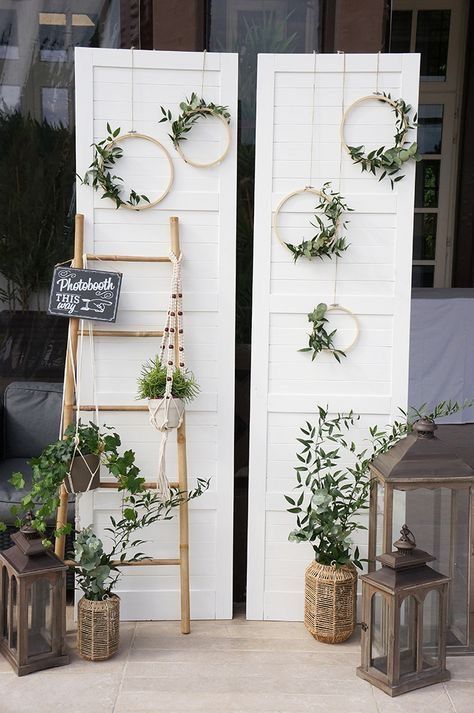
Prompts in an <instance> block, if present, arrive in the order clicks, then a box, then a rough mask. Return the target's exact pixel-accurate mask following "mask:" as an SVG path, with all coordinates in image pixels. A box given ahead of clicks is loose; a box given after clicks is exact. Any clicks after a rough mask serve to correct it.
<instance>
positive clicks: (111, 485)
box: [100, 480, 179, 490]
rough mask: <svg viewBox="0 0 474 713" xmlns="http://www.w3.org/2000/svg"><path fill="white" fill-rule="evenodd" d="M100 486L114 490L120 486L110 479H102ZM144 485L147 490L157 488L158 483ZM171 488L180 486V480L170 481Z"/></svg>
mask: <svg viewBox="0 0 474 713" xmlns="http://www.w3.org/2000/svg"><path fill="white" fill-rule="evenodd" d="M100 487H101V488H109V489H111V490H113V489H117V488H118V484H117V483H114V482H112V481H109V480H101V481H100ZM144 487H145V489H146V490H156V483H144ZM170 488H179V483H178V481H177V480H175V481H173V482H172V483H170Z"/></svg>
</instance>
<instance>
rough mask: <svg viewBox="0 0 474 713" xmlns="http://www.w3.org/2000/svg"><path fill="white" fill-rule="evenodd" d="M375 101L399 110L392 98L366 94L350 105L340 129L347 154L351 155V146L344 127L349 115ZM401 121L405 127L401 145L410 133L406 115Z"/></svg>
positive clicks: (402, 116)
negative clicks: (363, 105)
mask: <svg viewBox="0 0 474 713" xmlns="http://www.w3.org/2000/svg"><path fill="white" fill-rule="evenodd" d="M374 100H375V101H379V102H383V103H384V104H388V105H389V106H391V107H392V109H395V110H397V111H398V110H399V106H398V103H397V102H396V101H395V100H394V99H392V98H391V97H386V96H384V95H383V94H366V95H365V96H363V97H359V99H356V100H355V101H354V102H352V104H350V105H349V106H348V107H347V109H346V110H345V112H344V115H343V117H342V120H341V125H340V129H339V135H340V137H341V144H342V145H343V146H344V148H345V149H346V151H347V153H349V154H350V150H349V146H348V145H347V143H346V140H345V136H344V126H345V123H346V121H347V117H348V116H349V114H350V113H351V111H352V110H353V109H355V108H356V107H357V106H359V104H365V103H366V102H368V101H374ZM401 120H402V123H403V126H402V132H403V133H402V134H401V138H400V143H403V141H404V139H405V136H406V134H407V132H408V128H409V121H408V118H407V117H406V116H405V114H402V115H401Z"/></svg>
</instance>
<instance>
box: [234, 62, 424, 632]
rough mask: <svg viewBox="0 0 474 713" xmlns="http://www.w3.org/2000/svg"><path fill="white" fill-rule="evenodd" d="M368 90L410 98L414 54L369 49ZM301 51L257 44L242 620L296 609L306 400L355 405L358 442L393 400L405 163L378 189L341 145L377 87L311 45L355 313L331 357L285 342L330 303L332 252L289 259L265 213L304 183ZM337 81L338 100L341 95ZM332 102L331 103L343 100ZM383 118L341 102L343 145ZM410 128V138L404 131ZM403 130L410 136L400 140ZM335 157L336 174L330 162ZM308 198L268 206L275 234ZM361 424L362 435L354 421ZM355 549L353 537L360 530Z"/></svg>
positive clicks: (318, 181)
mask: <svg viewBox="0 0 474 713" xmlns="http://www.w3.org/2000/svg"><path fill="white" fill-rule="evenodd" d="M379 62H380V65H379V70H380V73H379V77H378V89H379V90H383V91H388V92H391V94H392V96H393V97H394V98H399V97H402V98H403V99H405V101H406V102H408V103H410V104H412V105H414V106H416V104H417V97H418V74H419V58H418V56H417V55H413V54H407V55H380V59H379ZM313 68H314V58H313V56H311V55H260V56H259V73H258V88H257V158H256V179H255V185H256V193H255V247H254V296H253V336H252V388H251V443H250V491H249V503H250V506H249V548H248V552H249V569H248V587H247V601H248V605H247V615H248V617H249V618H251V619H290V620H291V619H301V618H302V615H303V586H304V578H303V577H304V569H305V566H306V565H307V563H308V562H309V561H310V559H311V557H312V549H311V547H310V546H309V545H308V546H305V545H303V544H294V543H289V542H288V541H287V538H288V533H289V531H290V530H291V529H292V528H293V527H294V526H295V522H294V516H293V515H290V514H289V513H287V512H286V511H285V510H286V508H285V500H284V498H283V494H284V493H291V491H292V488H293V487H294V485H295V484H296V481H295V474H294V470H293V467H294V466H295V465H296V462H295V461H296V458H295V453H296V451H297V450H298V448H297V446H298V444H297V442H296V438H297V437H298V436H299V435H300V434H299V427H300V426H301V425H302V424H304V421H305V419H306V418H308V419H309V420H311V418H312V415H313V414H314V412H315V410H316V409H315V407H316V405H317V404H322V405H326V404H328V405H329V408H330V410H331V411H332V412H334V411H347V410H350V409H354V411H355V412H357V413H360V414H361V421H360V428H358V429H355V431H354V433H353V437H354V440H356V441H359V442H360V441H361V439H362V437H363V436H366V435H367V430H366V429H367V426H368V425H371V424H375V423H379V424H380V425H383V424H386V423H388V422H389V421H390V419H392V418H393V417H394V416H396V414H397V409H398V407H405V406H406V401H407V389H408V344H409V317H410V282H411V253H412V229H413V220H412V214H413V191H414V165H413V163H411V164H410V165H408V166H406V168H405V170H404V171H403V172H404V173H405V178H404V179H403V180H402V181H400V182H399V183H397V184H396V187H395V190H393V191H392V190H391V187H390V183H389V182H388V181H382V182H380V183H379V182H378V181H377V179H376V178H374V177H373V176H371V175H367V174H362V173H361V171H360V168H359V167H358V166H355V165H353V164H352V162H351V160H350V158H349V157H348V156H347V155H346V154H343V158H342V163H341V162H340V141H339V124H340V120H341V115H342V107H343V103H344V106H345V107H347V106H348V105H349V104H351V103H352V102H353V101H355V100H356V99H357V98H358V97H360V96H363V95H366V94H371V93H372V92H373V91H375V89H376V88H377V77H376V69H377V56H376V55H346V58H345V77H344V76H343V69H344V56H343V55H319V56H318V57H317V62H316V89H315V110H314V125H315V130H314V145H313V180H312V185H313V186H315V187H319V186H321V185H322V184H323V183H324V182H325V181H327V180H331V181H332V185H333V187H334V188H335V189H336V190H339V191H340V192H341V193H342V195H343V196H344V197H345V198H346V200H347V203H348V205H349V206H350V207H352V208H353V209H354V212H353V213H350V214H349V215H348V216H347V217H348V219H349V220H350V224H349V226H348V233H347V237H348V241H349V243H350V244H351V245H350V248H349V249H348V250H347V252H345V253H344V254H343V256H342V257H341V258H340V260H339V264H338V302H339V303H340V304H342V305H344V306H345V307H347V308H349V309H350V310H352V311H353V312H354V313H355V314H356V315H357V316H358V318H359V321H360V327H361V334H360V338H359V341H358V343H357V345H356V347H355V348H354V349H353V350H352V351H351V352H350V353H349V354H348V355H347V357H346V358H345V359H343V361H342V364H338V363H337V362H336V360H335V359H334V358H333V356H332V355H331V354H329V353H324V354H320V355H318V357H317V359H316V361H315V362H311V356H310V355H308V354H302V353H298V351H297V350H298V349H299V348H300V347H304V346H307V336H306V335H307V332H308V326H309V325H308V321H307V317H306V315H307V313H308V312H310V311H311V310H312V309H313V307H314V306H315V305H316V304H318V303H319V302H326V303H328V304H329V303H331V302H332V301H333V292H332V290H333V284H334V276H335V261H334V260H328V259H325V260H324V261H319V260H317V261H313V262H308V261H306V260H304V259H300V260H298V262H297V263H296V265H295V264H294V263H293V259H292V256H291V254H290V253H289V251H288V250H287V249H286V248H284V247H283V246H282V245H281V244H280V243H279V242H278V241H277V239H276V237H275V235H274V234H273V232H272V211H273V210H274V209H275V208H276V206H277V205H278V203H279V201H280V200H281V198H282V197H283V196H284V195H286V194H287V193H289V192H290V191H292V190H295V189H297V188H302V187H304V186H306V185H308V184H309V172H310V154H311V151H310V147H311V119H312V114H313V111H312V97H313V77H314V72H313ZM343 87H344V97H343ZM343 100H344V101H343ZM393 134H394V121H393V115H392V114H391V113H390V111H389V109H388V108H387V107H386V106H383V105H381V104H380V103H376V102H371V103H369V104H367V105H363V106H361V107H360V108H358V109H356V110H354V112H353V113H351V115H350V118H349V121H348V124H347V127H346V137H347V139H348V143H349V144H352V145H359V144H362V143H364V144H365V145H366V147H367V149H368V150H370V149H373V148H377V147H379V146H381V145H382V144H385V145H386V146H387V147H388V146H391V145H393ZM413 138H414V137H413ZM412 140H413V139H412ZM340 166H341V168H342V170H341V172H339V168H340ZM314 204H315V200H314V198H311V197H308V196H304V197H299V198H295V199H293V201H292V202H291V203H290V202H288V203H287V204H286V208H285V211H284V212H283V213H282V215H281V217H280V225H282V234H283V239H284V240H286V241H289V242H293V243H296V242H300V241H301V239H302V237H303V236H304V237H310V235H311V233H310V232H309V233H308V232H304V230H303V228H302V226H304V225H305V224H307V222H308V221H307V219H308V218H311V212H312V208H313V206H314ZM331 323H332V324H333V325H334V326H335V327H336V328H338V339H340V341H339V345H340V346H343V345H344V344H347V343H348V342H350V341H351V338H352V334H353V331H352V330H353V327H352V324H351V322H350V318H349V317H342V316H338V317H334V318H331ZM364 429H365V432H364ZM359 542H360V544H361V545H362V555H364V553H365V552H366V539H365V535H364V534H362V535H359Z"/></svg>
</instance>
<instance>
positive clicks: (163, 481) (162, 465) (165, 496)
mask: <svg viewBox="0 0 474 713" xmlns="http://www.w3.org/2000/svg"><path fill="white" fill-rule="evenodd" d="M168 433H169V430H168V429H167V428H163V429H162V431H161V443H160V454H159V457H158V475H157V477H156V492H157V494H158V496H159V497H160V499H161V500H162V501H163V502H164V501H165V500H169V498H170V484H169V480H168V477H167V475H166V444H167V442H168Z"/></svg>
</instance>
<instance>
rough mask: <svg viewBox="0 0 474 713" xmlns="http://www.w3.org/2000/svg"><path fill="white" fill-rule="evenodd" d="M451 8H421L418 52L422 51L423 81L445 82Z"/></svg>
mask: <svg viewBox="0 0 474 713" xmlns="http://www.w3.org/2000/svg"><path fill="white" fill-rule="evenodd" d="M450 20H451V10H419V11H418V21H417V26H416V49H415V51H416V52H420V53H421V69H420V73H421V77H420V80H421V81H422V82H444V81H445V80H446V63H447V61H448V41H449V23H450Z"/></svg>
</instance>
